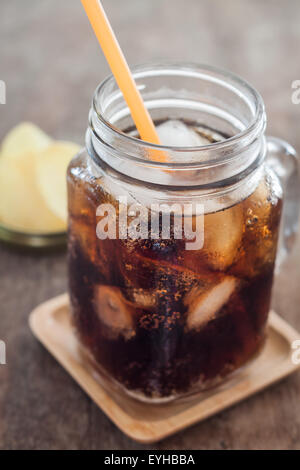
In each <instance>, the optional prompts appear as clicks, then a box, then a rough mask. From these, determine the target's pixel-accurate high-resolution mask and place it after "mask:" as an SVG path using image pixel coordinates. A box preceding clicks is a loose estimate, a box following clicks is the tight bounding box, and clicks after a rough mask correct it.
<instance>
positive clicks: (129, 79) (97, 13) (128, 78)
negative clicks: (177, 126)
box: [81, 0, 168, 162]
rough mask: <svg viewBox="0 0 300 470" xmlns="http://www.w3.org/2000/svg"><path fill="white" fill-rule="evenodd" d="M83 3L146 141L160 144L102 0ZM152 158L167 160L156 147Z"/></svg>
mask: <svg viewBox="0 0 300 470" xmlns="http://www.w3.org/2000/svg"><path fill="white" fill-rule="evenodd" d="M81 3H82V5H83V7H84V9H85V12H86V14H87V16H88V18H89V20H90V23H91V25H92V28H93V30H94V32H95V34H96V36H97V38H98V41H99V43H100V45H101V47H102V50H103V53H104V55H105V57H106V60H107V62H108V64H109V66H110V68H111V71H112V73H113V75H114V77H115V79H116V82H117V84H118V86H119V88H120V90H121V91H122V93H123V96H124V99H125V101H126V103H127V106H128V108H129V109H130V112H131V116H132V119H133V121H134V123H135V125H136V128H137V130H138V132H139V134H140V136H141V138H142V139H143V140H144V141H146V142H150V143H152V144H157V145H160V139H159V137H158V134H157V132H156V129H155V126H154V124H153V121H152V119H151V116H150V114H149V112H148V110H147V108H146V107H145V104H144V102H143V99H142V96H141V94H140V92H139V90H138V89H137V86H136V83H135V81H134V78H133V76H132V74H131V72H130V69H129V67H128V64H127V62H126V59H125V57H124V54H123V52H122V50H121V48H120V45H119V43H118V41H117V38H116V36H115V34H114V32H113V30H112V27H111V25H110V23H109V20H108V18H107V16H106V13H105V11H104V9H103V6H102V4H101V2H100V0H81ZM151 158H152V159H153V160H156V161H159V162H166V161H168V159H167V156H166V154H165V153H164V152H162V151H157V150H156V151H154V150H153V149H152V151H151Z"/></svg>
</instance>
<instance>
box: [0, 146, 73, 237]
mask: <svg viewBox="0 0 300 470" xmlns="http://www.w3.org/2000/svg"><path fill="white" fill-rule="evenodd" d="M35 162H36V155H35V154H34V153H32V152H27V153H20V154H15V155H14V158H9V157H8V156H7V157H6V158H5V157H3V155H1V156H0V222H1V223H3V224H4V225H6V226H8V227H10V228H12V229H15V230H21V231H24V232H37V233H51V232H62V231H64V230H65V229H66V224H65V222H64V221H62V220H61V219H60V218H58V217H57V216H56V215H55V214H54V213H53V212H52V211H51V210H50V209H49V207H48V206H47V205H46V204H45V202H44V200H43V198H42V197H41V195H40V193H39V190H38V186H37V182H36V175H35V171H34V168H35Z"/></svg>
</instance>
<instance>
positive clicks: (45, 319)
mask: <svg viewBox="0 0 300 470" xmlns="http://www.w3.org/2000/svg"><path fill="white" fill-rule="evenodd" d="M29 324H30V327H31V329H32V331H33V333H34V335H35V336H36V337H37V338H38V339H39V340H40V341H41V343H42V344H43V345H44V346H45V347H46V348H47V349H48V351H49V352H50V353H51V354H52V355H53V356H54V357H55V358H56V359H57V360H58V362H59V363H60V364H61V365H62V366H63V367H64V368H65V369H66V370H67V371H68V372H69V374H70V375H71V376H72V377H73V378H74V379H75V380H76V382H77V383H78V384H79V385H80V386H81V387H82V388H83V389H84V390H85V391H86V393H87V394H88V395H89V396H90V397H91V398H92V400H94V401H95V403H96V404H97V405H98V406H99V407H100V408H101V409H102V411H103V412H104V413H105V414H106V415H107V416H108V417H109V418H110V419H111V420H112V421H113V422H114V423H115V425H116V426H118V427H119V428H120V429H121V430H122V431H123V432H124V433H125V434H127V435H128V436H129V437H131V438H132V439H134V440H136V441H138V442H141V443H153V442H157V441H159V440H161V439H163V438H165V437H167V436H170V435H171V434H174V433H176V432H178V431H180V430H182V429H184V428H186V427H188V426H190V425H192V424H195V423H197V422H199V421H202V420H204V419H205V418H208V417H209V416H212V415H214V414H216V413H218V412H219V411H221V410H224V409H225V408H228V407H229V406H231V405H233V404H235V403H237V402H239V401H241V400H243V399H244V398H247V397H249V396H250V395H253V394H254V393H256V392H258V391H260V390H262V389H264V388H266V387H267V386H269V385H271V384H272V383H274V382H276V381H278V380H280V379H282V378H283V377H286V376H287V375H289V374H291V373H292V372H294V371H295V370H297V369H298V368H299V366H300V364H299V365H295V364H293V362H292V358H291V355H292V352H293V351H292V349H291V344H292V342H293V341H294V340H296V339H300V333H298V332H297V331H296V330H294V328H292V327H291V326H290V325H289V324H288V323H287V322H286V321H284V320H283V319H282V318H281V317H279V316H278V315H277V314H276V313H275V312H271V313H270V317H269V334H268V339H267V341H266V345H265V347H264V349H263V351H262V353H261V354H260V355H259V356H258V357H257V359H255V360H254V361H253V362H252V363H251V364H249V366H248V367H245V368H244V369H243V370H242V371H241V373H239V374H237V375H236V377H235V378H234V379H232V380H231V381H230V382H229V385H228V383H227V386H226V387H223V388H222V387H221V388H219V389H216V390H214V391H210V392H206V393H203V394H201V395H199V396H198V397H195V398H193V399H191V398H190V399H189V400H186V401H179V402H174V403H172V402H171V403H168V404H163V405H152V404H143V403H140V402H138V401H136V400H134V399H131V398H129V397H126V396H124V395H123V394H121V393H119V392H118V391H116V390H109V391H108V390H106V388H105V386H103V383H101V381H100V380H99V377H98V376H97V374H96V373H95V371H94V370H93V369H92V368H91V366H90V365H88V364H87V362H86V361H85V360H84V359H83V356H82V354H80V353H79V350H80V348H79V345H78V340H77V338H76V336H75V335H74V332H73V328H72V326H71V321H70V311H69V300H68V295H67V294H64V295H62V296H59V297H56V298H54V299H52V300H49V301H48V302H45V303H43V304H41V305H40V306H38V307H37V308H36V309H35V310H34V311H33V312H32V313H31V315H30V319H29Z"/></svg>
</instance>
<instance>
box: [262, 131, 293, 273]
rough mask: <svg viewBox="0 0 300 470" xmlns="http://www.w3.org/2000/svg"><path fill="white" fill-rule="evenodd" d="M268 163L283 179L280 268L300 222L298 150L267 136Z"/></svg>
mask: <svg viewBox="0 0 300 470" xmlns="http://www.w3.org/2000/svg"><path fill="white" fill-rule="evenodd" d="M266 163H267V165H268V167H269V168H271V169H272V170H273V171H274V173H275V174H276V175H277V177H278V178H279V180H280V181H281V185H282V188H283V212H282V220H281V226H280V232H279V241H278V254H277V259H276V268H277V269H278V268H280V266H281V264H282V262H283V261H284V259H285V258H286V256H287V254H288V253H289V252H290V250H291V249H292V247H293V245H294V242H295V238H296V234H297V232H298V223H299V201H300V179H299V159H298V155H297V152H296V150H295V149H294V148H293V147H292V146H291V145H290V144H289V143H288V142H285V141H284V140H281V139H278V138H276V137H267V159H266Z"/></svg>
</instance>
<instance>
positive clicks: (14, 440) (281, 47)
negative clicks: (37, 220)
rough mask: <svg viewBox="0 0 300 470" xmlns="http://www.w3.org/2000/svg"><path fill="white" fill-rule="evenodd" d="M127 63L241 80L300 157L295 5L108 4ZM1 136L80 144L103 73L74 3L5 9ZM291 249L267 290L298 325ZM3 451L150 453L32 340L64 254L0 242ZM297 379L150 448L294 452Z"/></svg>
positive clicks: (205, 0) (299, 42) (16, 0)
mask: <svg viewBox="0 0 300 470" xmlns="http://www.w3.org/2000/svg"><path fill="white" fill-rule="evenodd" d="M104 5H105V7H106V8H107V11H108V13H109V15H110V18H111V21H112V24H113V26H114V28H115V30H116V31H117V33H118V36H119V39H120V42H121V45H122V46H123V48H124V51H125V53H126V56H127V57H128V59H129V62H130V63H131V64H134V63H141V62H146V61H153V60H157V59H165V58H169V59H178V60H186V61H194V62H203V63H209V64H215V65H218V66H220V67H223V68H227V69H229V70H232V71H233V72H236V73H238V74H241V75H243V76H244V77H245V78H246V79H247V80H248V81H250V82H251V83H252V84H253V85H254V86H255V87H256V88H257V89H258V90H259V91H260V92H261V94H262V96H263V97H264V100H265V103H266V107H267V112H268V118H269V120H268V132H269V133H271V134H274V135H277V136H280V137H283V138H285V139H286V140H288V141H290V143H292V144H293V145H294V146H295V147H296V148H298V149H300V132H299V117H300V105H299V106H297V105H294V104H292V102H291V83H292V81H293V80H295V79H300V70H299V50H300V2H299V0H289V1H285V0H264V1H263V2H262V1H261V0H252V1H249V0H227V1H226V2H224V1H222V0H188V1H184V0H151V1H150V0H130V1H128V2H124V0H110V1H108V0H104ZM0 44H1V50H0V79H2V80H5V82H6V85H7V104H6V105H0V113H1V120H0V137H2V136H4V135H5V133H6V132H7V131H8V130H9V129H10V128H11V127H12V126H13V125H15V124H17V123H18V122H20V121H22V120H31V121H33V122H35V123H37V124H38V125H40V126H41V127H42V128H43V129H44V130H45V131H47V132H48V133H49V134H50V135H52V136H54V137H56V138H64V139H73V140H75V141H78V142H79V143H83V138H84V133H85V128H86V124H87V116H88V110H89V105H90V100H91V98H92V94H93V91H94V89H95V87H96V85H97V84H98V82H100V81H101V80H102V79H103V78H104V77H105V76H106V75H107V74H108V67H107V65H106V63H105V60H104V58H103V56H102V53H101V50H100V49H99V46H98V44H97V42H96V40H95V39H94V37H93V34H92V32H91V30H90V27H89V25H88V22H87V19H86V18H85V15H84V12H83V11H82V8H81V5H80V2H79V1H74V0H64V1H63V2H62V1H60V0H27V1H26V2H24V1H23V0H10V1H9V2H3V1H2V2H1V6H0ZM299 248H300V243H299V242H298V243H297V246H296V247H295V248H294V251H293V256H292V257H291V258H290V259H289V261H287V262H286V264H285V265H284V268H283V269H282V272H281V274H280V275H279V276H278V278H277V280H276V283H275V286H274V301H273V303H274V307H275V309H276V310H277V312H279V313H280V314H281V315H283V316H284V317H285V318H286V319H288V320H289V321H290V322H291V323H292V325H294V326H295V327H296V328H298V330H299V331H300V316H299V305H300V289H299V281H300V249H299ZM0 256H1V262H0V275H1V282H0V305H1V314H0V339H2V340H4V341H5V342H6V344H7V365H6V366H0V448H1V449H109V450H111V449H149V448H151V447H150V446H148V447H147V446H142V445H139V444H136V443H134V442H132V441H131V440H130V439H128V438H127V437H125V436H124V435H123V434H122V433H121V432H120V431H119V430H118V429H117V428H116V427H115V426H114V425H113V424H112V423H111V422H110V421H109V420H108V419H107V418H106V416H104V414H103V413H102V412H101V411H100V410H99V409H98V408H97V407H96V406H95V405H94V403H92V402H91V400H90V399H89V398H88V397H87V396H86V395H85V393H84V392H83V391H82V390H81V389H80V388H79V387H78V386H77V385H76V384H75V383H74V381H73V380H72V379H71V378H70V376H69V375H68V374H67V373H66V372H65V371H64V370H63V369H62V368H61V367H60V366H59V365H58V364H57V363H56V361H55V360H54V359H53V358H52V357H51V356H50V354H48V353H47V352H46V350H45V349H43V347H42V346H41V345H40V344H39V343H38V342H37V341H36V340H35V338H34V337H33V336H32V334H31V332H30V330H29V328H28V321H27V320H28V315H29V312H30V311H31V310H32V309H33V308H34V307H35V306H36V305H37V304H39V303H40V302H42V301H44V300H46V299H48V298H50V297H53V296H55V295H58V294H60V293H62V292H64V291H65V290H66V285H67V277H66V253H65V251H61V252H54V253H51V254H32V253H28V252H22V251H17V250H15V249H11V248H8V247H6V246H4V245H3V246H1V247H0ZM299 403H300V373H299V374H295V375H293V376H291V377H290V378H288V379H286V380H284V381H283V382H281V383H280V384H278V385H275V386H273V387H272V388H270V389H268V390H266V391H264V392H263V393H260V394H259V395H257V396H255V397H252V398H251V399H248V400H247V401H245V402H243V403H241V404H239V405H237V406H235V407H233V408H231V409H230V410H227V411H225V412H223V413H221V414H219V415H218V416H215V417H213V418H211V419H209V420H207V421H206V422H203V423H201V424H198V425H195V426H193V427H192V428H190V429H188V430H186V431H184V432H181V433H179V434H177V435H175V436H173V437H170V438H168V439H167V440H165V441H163V442H161V443H159V444H157V445H155V446H154V447H155V448H157V449H285V448H287V449H296V448H299V447H300V404H299Z"/></svg>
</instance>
